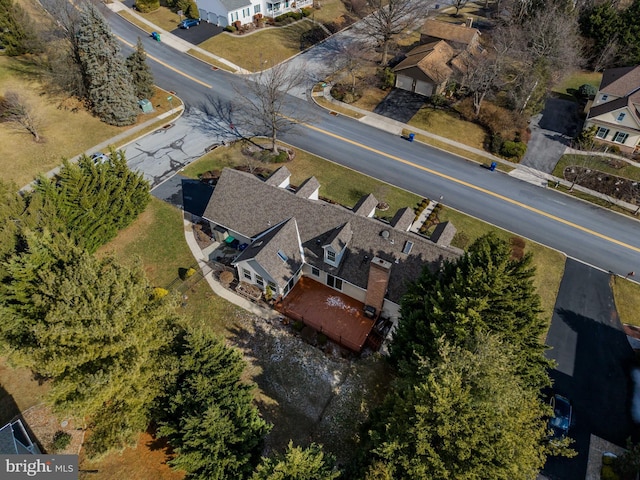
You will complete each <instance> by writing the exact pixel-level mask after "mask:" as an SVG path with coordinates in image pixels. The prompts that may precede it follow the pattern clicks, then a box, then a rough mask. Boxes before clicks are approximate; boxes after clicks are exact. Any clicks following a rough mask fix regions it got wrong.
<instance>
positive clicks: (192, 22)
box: [178, 18, 200, 29]
mask: <svg viewBox="0 0 640 480" xmlns="http://www.w3.org/2000/svg"><path fill="white" fill-rule="evenodd" d="M196 25H200V20H199V19H197V18H185V19H184V20H182V21H181V22H180V23H179V24H178V26H179V27H180V28H186V29H188V28H189V27H195V26H196Z"/></svg>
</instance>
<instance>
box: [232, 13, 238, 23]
mask: <svg viewBox="0 0 640 480" xmlns="http://www.w3.org/2000/svg"><path fill="white" fill-rule="evenodd" d="M237 20H238V12H233V13H232V14H231V21H232V22H235V21H237Z"/></svg>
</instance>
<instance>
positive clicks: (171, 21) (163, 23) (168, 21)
mask: <svg viewBox="0 0 640 480" xmlns="http://www.w3.org/2000/svg"><path fill="white" fill-rule="evenodd" d="M137 13H138V15H140V16H142V17H144V18H145V19H146V20H149V21H150V22H151V23H153V24H154V25H157V26H159V27H160V28H162V29H164V30H167V31H168V32H170V31H171V30H175V29H176V28H178V24H179V23H180V21H181V18H180V16H179V15H178V14H177V13H175V12H172V11H171V10H170V9H169V8H167V7H164V6H161V7H160V8H158V9H156V10H154V11H153V12H149V13H140V12H137ZM184 18H185V17H184V16H183V17H182V20H184Z"/></svg>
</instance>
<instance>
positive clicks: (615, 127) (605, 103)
mask: <svg viewBox="0 0 640 480" xmlns="http://www.w3.org/2000/svg"><path fill="white" fill-rule="evenodd" d="M591 126H595V127H596V139H597V140H598V141H601V142H603V143H608V144H611V145H616V146H617V147H618V148H620V151H621V152H624V153H629V154H632V153H636V152H637V151H638V149H639V148H640V147H639V144H640V65H637V66H635V67H621V68H610V69H607V70H605V71H604V72H603V74H602V81H601V82H600V88H599V89H598V93H597V94H596V96H595V98H594V100H593V105H592V106H591V108H590V109H589V113H588V114H587V119H586V121H585V125H584V128H585V129H587V128H590V127H591Z"/></svg>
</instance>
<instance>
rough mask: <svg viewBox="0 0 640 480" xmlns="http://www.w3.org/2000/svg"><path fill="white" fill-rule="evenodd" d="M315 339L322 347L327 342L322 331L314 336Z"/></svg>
mask: <svg viewBox="0 0 640 480" xmlns="http://www.w3.org/2000/svg"><path fill="white" fill-rule="evenodd" d="M316 340H317V342H318V345H320V346H321V347H324V346H325V345H326V344H327V340H328V338H327V336H326V335H325V334H324V333H319V334H318V336H317V337H316Z"/></svg>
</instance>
